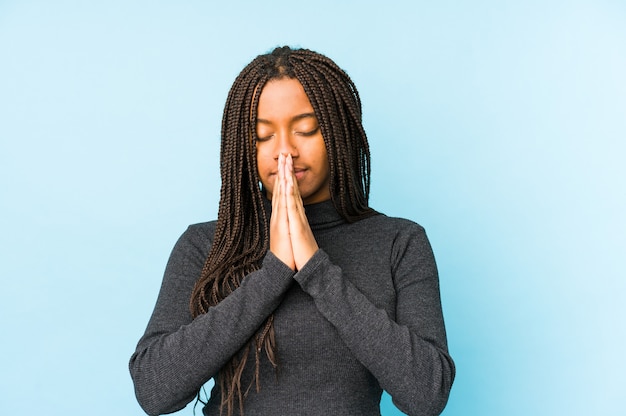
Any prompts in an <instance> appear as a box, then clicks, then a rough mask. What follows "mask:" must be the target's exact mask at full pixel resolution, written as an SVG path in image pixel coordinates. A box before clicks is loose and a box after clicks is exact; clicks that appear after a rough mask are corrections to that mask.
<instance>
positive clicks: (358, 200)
mask: <svg viewBox="0 0 626 416" xmlns="http://www.w3.org/2000/svg"><path fill="white" fill-rule="evenodd" d="M369 157H370V155H369V150H368V144H367V138H366V135H365V132H364V130H363V127H362V124H361V103H360V99H359V95H358V93H357V90H356V88H355V86H354V84H353V83H352V81H351V80H350V78H349V77H348V75H347V74H346V73H345V72H344V71H343V70H341V69H340V68H339V67H338V66H337V65H336V64H335V63H334V62H333V61H331V60H330V59H328V58H327V57H325V56H323V55H320V54H317V53H315V52H312V51H309V50H304V49H299V50H292V49H290V48H288V47H282V48H277V49H275V50H274V51H273V52H272V53H270V54H267V55H261V56H259V57H257V58H256V59H254V60H253V61H252V62H251V63H250V64H249V65H248V66H247V67H246V68H245V69H244V70H243V71H242V72H241V74H240V75H239V76H238V77H237V79H236V80H235V82H234V84H233V86H232V88H231V90H230V93H229V95H228V99H227V101H226V107H225V110H224V117H223V122H222V143H221V177H222V188H221V194H220V205H219V212H218V218H217V221H213V222H209V223H203V224H196V225H192V226H190V227H189V228H188V229H187V231H185V233H184V234H183V235H182V236H181V238H180V239H179V241H178V242H177V244H176V246H175V247H174V250H173V252H172V254H171V257H170V259H169V262H168V264H167V268H166V271H165V276H164V279H163V284H162V287H161V292H160V294H159V297H158V300H157V303H156V306H155V309H154V312H153V314H152V317H151V319H150V322H149V324H148V327H147V329H146V332H145V334H144V336H143V337H142V338H141V339H140V341H139V343H138V345H137V349H136V351H135V353H134V354H133V356H132V357H131V360H130V371H131V375H132V378H133V381H134V384H135V391H136V395H137V398H138V400H139V403H140V404H141V406H142V407H143V409H144V410H145V411H146V412H147V413H148V414H151V415H158V414H162V413H169V412H174V411H176V410H179V409H181V408H183V407H184V406H185V405H187V403H189V402H190V401H191V400H193V399H194V398H195V397H200V396H199V391H200V389H201V387H202V386H203V385H204V384H205V383H206V382H207V381H209V380H210V379H211V378H214V379H215V386H214V387H213V390H212V392H211V395H210V398H209V400H208V401H207V403H205V406H204V408H203V413H204V414H205V415H221V414H226V415H228V416H231V415H233V414H245V415H246V416H253V415H379V414H380V398H381V393H382V390H385V391H387V392H388V393H389V394H390V395H391V396H392V398H393V401H394V403H395V404H396V406H397V407H398V408H399V409H400V410H402V411H403V412H405V413H407V414H410V415H437V414H439V413H440V412H441V411H442V410H443V408H444V406H445V404H446V402H447V399H448V395H449V392H450V388H451V386H452V381H453V379H454V374H455V369H454V364H453V362H452V359H451V358H450V356H449V354H448V350H447V343H446V334H445V329H444V322H443V316H442V311H441V302H440V295H439V282H438V277H437V269H436V266H435V261H434V258H433V254H432V251H431V247H430V245H429V242H428V239H427V237H426V235H425V233H424V229H423V228H422V227H420V226H419V225H417V224H415V223H413V222H411V221H408V220H404V219H399V218H390V217H387V216H385V215H383V214H380V213H378V212H376V211H374V210H373V209H372V208H370V207H369V206H368V194H369V183H370V163H369Z"/></svg>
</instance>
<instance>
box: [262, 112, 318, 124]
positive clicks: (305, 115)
mask: <svg viewBox="0 0 626 416" xmlns="http://www.w3.org/2000/svg"><path fill="white" fill-rule="evenodd" d="M309 117H312V118H317V117H315V113H302V114H298V115H297V116H294V117H292V118H291V120H290V121H292V122H294V121H298V120H302V119H303V118H309ZM256 122H257V123H261V124H272V122H271V121H269V120H266V119H264V118H257V119H256Z"/></svg>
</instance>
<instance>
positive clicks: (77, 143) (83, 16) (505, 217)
mask: <svg viewBox="0 0 626 416" xmlns="http://www.w3.org/2000/svg"><path fill="white" fill-rule="evenodd" d="M281 44H290V45H293V46H303V47H308V48H311V49H314V50H317V51H319V52H322V53H324V54H326V55H328V56H330V57H331V58H333V59H334V60H335V61H336V62H337V63H338V64H339V65H340V66H342V67H343V68H344V69H346V70H347V72H348V73H349V74H350V75H351V77H352V78H353V79H354V81H355V82H356V84H357V86H358V88H359V90H360V92H361V95H362V100H363V103H364V123H365V126H366V129H367V131H368V134H369V138H370V142H371V147H372V155H373V177H372V180H373V184H372V197H371V203H372V205H373V206H374V207H376V208H377V209H379V210H381V211H383V212H386V213H387V214H389V215H394V216H402V217H407V218H410V219H413V220H415V221H417V222H419V223H421V224H422V225H423V226H424V227H426V229H427V232H428V234H429V237H430V239H431V242H432V245H433V247H434V250H435V254H436V257H437V261H438V265H439V268H440V275H441V289H442V298H443V305H444V312H445V317H446V323H447V329H448V335H449V344H450V350H451V353H452V355H453V357H454V358H455V360H456V363H457V366H458V375H457V379H456V382H455V385H454V388H453V390H452V395H451V398H450V402H449V405H448V407H447V408H446V410H445V412H444V415H446V416H452V415H524V416H526V415H557V414H561V415H590V414H606V415H609V414H623V411H624V410H623V409H624V407H625V405H626V402H625V400H626V399H625V396H626V395H625V394H624V393H625V391H626V389H625V385H626V383H624V374H625V370H626V365H625V363H624V359H623V358H624V345H625V344H626V334H625V330H624V323H623V316H624V312H626V309H625V306H624V294H625V286H626V284H625V280H626V279H625V277H626V273H625V272H626V267H625V264H624V263H625V260H624V258H625V257H626V256H625V255H624V254H625V247H626V237H625V236H626V220H625V218H624V212H626V191H625V185H624V178H626V168H625V163H624V157H625V156H626V145H625V144H624V142H625V139H626V75H625V74H626V5H625V4H624V2H620V1H617V0H614V1H611V0H597V1H576V0H574V1H545V2H544V1H532V0H531V1H524V2H518V1H473V2H460V1H458V2H455V1H438V2H426V1H412V2H409V1H388V2H373V1H372V2H369V1H315V2H309V3H304V2H293V1H274V2H256V1H231V2H210V1H158V0H157V1H154V0H153V1H147V0H146V1H122V0H109V1H106V2H104V1H102V2H87V1H71V0H65V1H64V0H59V1H28V0H24V1H6V0H4V1H2V0H0V174H1V175H0V192H1V193H0V227H1V231H0V247H1V250H0V256H1V258H0V273H1V274H2V275H1V278H2V284H1V289H0V323H1V328H2V342H1V343H0V352H1V354H0V369H1V370H0V414H2V415H18V414H48V415H78V414H90V415H94V416H96V415H140V414H142V411H141V409H140V408H139V406H138V405H137V404H136V402H135V399H134V395H133V389H132V384H131V381H130V377H129V375H128V371H127V361H128V358H129V356H130V354H131V353H132V351H133V349H134V346H135V343H136V342H137V340H138V338H139V336H141V334H142V333H143V330H144V328H145V325H146V323H147V320H148V318H149V315H150V313H151V310H152V307H153V304H154V301H155V298H156V295H157V292H158V289H159V285H160V281H161V276H162V272H163V269H164V266H165V262H166V260H167V258H168V255H169V252H170V250H171V248H172V246H173V244H174V242H175V241H176V239H177V238H178V236H179V235H180V234H181V233H182V231H183V230H184V229H185V227H186V226H187V225H188V224H190V223H194V222H200V221H205V220H209V219H213V218H215V217H216V213H217V203H218V196H219V175H218V147H219V129H220V119H221V113H222V108H223V104H224V101H225V98H226V94H227V91H228V88H229V87H230V85H231V83H232V81H233V80H234V78H235V76H236V75H237V74H238V72H239V71H240V70H241V69H242V68H243V66H244V65H245V64H246V63H248V62H249V61H250V60H251V59H252V58H253V57H254V56H256V55H257V54H259V53H264V52H266V51H268V50H269V49H271V48H272V47H274V46H277V45H281ZM180 414H185V415H190V414H192V411H191V408H190V407H188V408H187V410H185V411H183V412H181V413H180ZM383 414H384V415H396V414H399V413H398V412H397V410H395V409H394V408H393V407H392V405H390V404H389V400H388V398H386V399H385V403H384V404H383Z"/></svg>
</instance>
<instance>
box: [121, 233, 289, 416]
mask: <svg viewBox="0 0 626 416" xmlns="http://www.w3.org/2000/svg"><path fill="white" fill-rule="evenodd" d="M207 232H208V231H207V230H206V229H200V228H199V227H197V226H196V227H193V226H192V227H190V228H189V229H188V230H187V231H186V232H185V233H184V234H183V235H182V236H181V238H180V239H179V241H178V242H177V243H176V246H175V247H174V250H173V251H172V254H171V256H170V259H169V261H168V264H167V267H166V270H165V276H164V278H163V284H162V286H161V291H160V293H159V297H158V300H157V303H156V306H155V309H154V312H153V314H152V317H151V318H150V322H149V323H148V327H147V329H146V332H145V334H144V336H143V337H142V338H141V339H140V341H139V343H138V345H137V349H136V351H135V353H134V354H133V355H132V357H131V359H130V364H129V367H130V372H131V376H132V378H133V382H134V384H135V393H136V395H137V400H138V401H139V403H140V405H141V406H142V408H143V409H144V410H145V411H146V413H148V414H153V415H157V414H162V413H170V412H174V411H176V410H180V409H182V408H183V407H184V406H185V405H186V404H187V403H189V402H190V401H191V400H192V399H193V398H194V397H195V396H196V394H197V392H198V391H199V389H200V388H201V387H202V385H203V384H204V383H206V382H207V381H208V380H209V379H211V378H212V377H213V376H214V375H215V374H217V372H218V371H219V370H220V368H221V367H222V366H223V365H224V364H225V363H226V362H228V360H229V359H230V358H231V357H232V356H233V355H234V354H235V353H236V352H237V351H239V349H240V348H241V347H243V346H244V345H245V343H246V342H247V341H248V340H249V339H250V337H251V336H252V335H254V333H255V332H256V330H257V329H258V328H259V326H261V324H262V323H263V322H264V321H265V319H266V318H267V317H268V316H269V315H270V314H271V313H272V312H273V310H274V309H275V308H276V307H277V306H278V304H279V303H280V300H281V298H282V295H283V294H284V293H285V291H286V290H287V289H288V288H289V286H290V285H291V282H292V281H293V280H292V276H293V271H292V270H291V269H289V267H287V266H286V265H284V264H283V263H282V262H280V261H279V260H278V259H277V258H276V257H275V256H274V255H273V254H272V253H268V254H267V255H266V257H265V259H264V261H263V265H262V268H261V269H260V270H258V271H256V272H254V273H251V274H250V275H248V276H246V278H245V279H243V281H242V284H241V286H240V287H239V288H238V289H237V290H235V291H234V292H233V293H232V294H231V295H229V296H228V297H227V298H226V299H225V300H223V301H222V302H220V303H219V304H218V305H217V306H215V307H211V308H210V309H209V311H208V312H207V313H206V314H204V315H201V316H198V317H197V318H196V319H192V317H191V313H190V311H189V298H190V295H191V291H192V289H193V286H194V284H195V282H196V280H197V278H198V277H199V276H200V271H201V269H202V266H203V264H204V261H205V259H206V255H207V253H208V249H209V242H208V241H207V238H206V233H207ZM211 234H212V229H211Z"/></svg>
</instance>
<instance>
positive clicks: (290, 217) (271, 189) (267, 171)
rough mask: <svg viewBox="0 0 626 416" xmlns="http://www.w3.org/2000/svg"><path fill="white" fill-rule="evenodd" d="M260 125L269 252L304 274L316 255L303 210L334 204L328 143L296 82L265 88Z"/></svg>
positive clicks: (258, 153)
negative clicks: (268, 204) (269, 213)
mask: <svg viewBox="0 0 626 416" xmlns="http://www.w3.org/2000/svg"><path fill="white" fill-rule="evenodd" d="M257 120H258V122H257V126H256V130H257V137H258V139H257V143H256V156H257V167H258V170H259V176H260V178H261V182H262V183H263V186H264V188H265V189H266V190H267V196H268V198H269V199H271V200H272V216H271V219H270V251H271V252H272V253H273V254H274V255H275V256H276V257H278V258H279V259H280V260H281V261H282V262H284V263H285V264H286V265H287V266H289V267H290V268H291V269H292V270H300V269H301V268H302V267H303V266H304V265H305V264H306V263H307V262H308V261H309V259H310V258H311V257H312V256H313V254H315V252H316V251H317V250H318V245H317V242H316V241H315V238H314V237H313V232H312V231H311V228H310V226H309V223H308V220H307V218H306V215H305V212H304V205H307V204H313V203H317V202H322V201H326V200H328V199H330V188H329V182H330V167H329V164H328V154H327V152H326V146H325V144H324V138H323V137H322V134H321V132H320V128H319V124H318V122H317V118H316V117H315V114H314V111H313V107H312V106H311V102H310V101H309V98H308V97H307V95H306V93H305V92H304V89H303V88H302V85H301V84H300V82H299V81H298V80H296V79H291V78H282V79H279V80H273V81H270V82H268V83H267V84H266V85H265V87H264V88H263V90H262V91H261V96H260V97H259V106H258V110H257Z"/></svg>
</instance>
